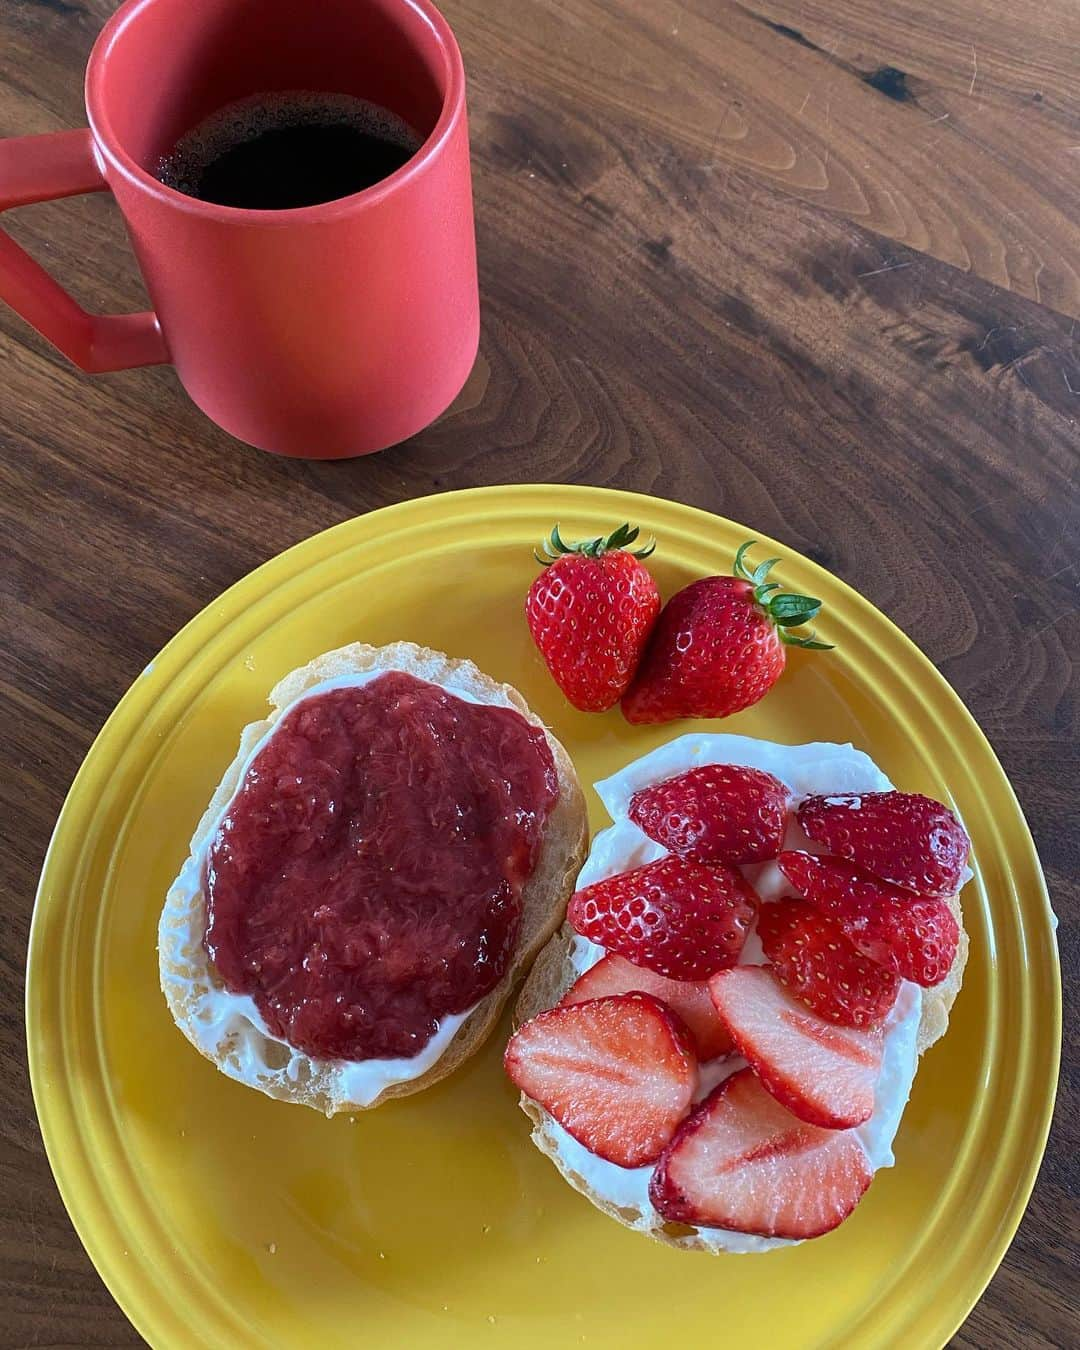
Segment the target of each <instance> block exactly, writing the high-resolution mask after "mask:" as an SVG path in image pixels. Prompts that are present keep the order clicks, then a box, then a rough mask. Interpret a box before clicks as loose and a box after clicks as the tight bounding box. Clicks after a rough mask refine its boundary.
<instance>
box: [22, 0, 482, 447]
mask: <svg viewBox="0 0 1080 1350" xmlns="http://www.w3.org/2000/svg"><path fill="white" fill-rule="evenodd" d="M298 90H313V91H318V92H320V93H322V92H332V93H341V94H352V95H356V96H358V97H360V98H363V99H366V100H368V101H370V102H372V103H376V104H379V105H381V106H383V107H385V108H388V109H390V111H392V112H394V113H396V114H397V115H398V116H399V117H401V118H403V119H404V120H405V121H406V122H408V123H409V124H410V125H411V126H412V127H413V128H414V130H415V131H416V132H418V133H419V135H420V136H421V137H422V138H423V143H422V145H421V147H420V149H419V150H418V151H417V152H416V153H415V154H414V155H413V157H412V158H411V159H410V160H408V162H407V163H406V164H405V165H404V166H403V167H401V168H400V169H398V170H397V171H396V172H394V173H392V174H390V175H389V177H387V178H384V179H383V180H382V181H381V182H379V183H377V184H376V185H375V186H374V187H371V188H368V189H366V190H365V191H363V192H358V193H356V194H354V195H353V196H349V197H342V198H339V199H338V200H336V201H330V202H326V203H324V204H322V205H318V206H306V207H300V208H295V209H290V210H280V211H275V210H243V209H239V208H236V207H230V206H218V205H215V204H213V203H209V202H205V201H201V200H198V199H196V198H194V197H188V196H185V195H184V194H183V193H180V192H177V191H175V190H174V189H172V188H170V187H167V186H165V185H164V184H163V183H161V182H159V181H158V180H157V178H155V177H154V175H153V173H152V172H151V169H152V167H153V166H155V165H156V164H157V163H158V161H159V159H160V158H161V156H162V155H164V154H166V153H167V152H168V151H169V150H170V149H171V148H172V146H173V145H174V144H175V143H176V141H177V140H178V139H179V138H180V137H181V136H182V135H183V134H184V133H185V132H186V131H188V130H190V129H191V128H192V127H194V126H196V125H197V124H198V123H199V122H201V121H202V120H203V119H204V118H206V117H207V116H209V115H210V114H211V113H212V112H214V111H216V110H217V109H219V108H221V107H223V106H224V105H226V104H229V103H232V102H234V101H236V100H238V99H242V98H248V97H250V96H252V95H256V94H264V93H273V92H278V91H298ZM86 109H87V114H88V119H89V123H90V127H89V130H82V131H61V132H56V133H53V134H50V135H44V136H22V137H16V138H13V139H11V140H7V141H0V209H4V208H7V207H11V206H22V205H26V204H27V203H29V202H38V201H45V200H48V199H51V198H55V197H66V196H71V195H73V194H76V193H82V192H97V191H100V190H102V189H105V188H108V189H109V190H110V191H111V192H112V193H113V195H114V196H115V198H116V201H117V204H118V205H119V208H120V211H121V214H122V215H123V218H124V221H125V223H126V225H127V230H128V234H129V236H130V239H131V244H132V247H133V249H134V251H135V256H136V258H137V259H138V262H139V266H140V268H141V269H142V274H143V277H144V279H145V281H146V288H147V291H148V292H149V295H150V299H151V302H152V304H153V306H154V309H153V311H152V312H151V311H148V312H146V313H142V314H125V315H96V314H88V313H87V312H86V311H85V310H84V309H82V308H81V307H80V306H79V305H78V304H76V302H75V301H74V300H73V299H72V298H71V296H70V295H68V294H67V292H66V291H65V290H63V289H62V288H61V287H60V286H59V285H58V284H57V282H56V281H54V280H53V279H52V278H51V277H50V276H49V275H48V273H47V272H45V271H44V270H43V269H42V268H41V267H40V266H39V265H38V264H37V263H36V262H35V261H34V260H33V259H32V258H30V257H29V255H28V254H26V253H25V252H24V251H23V250H22V249H21V248H20V247H19V246H18V245H17V244H16V243H15V242H14V240H12V239H11V238H10V237H9V236H8V235H6V234H4V233H3V232H2V231H0V298H2V299H4V300H6V301H7V302H8V304H10V305H11V306H12V307H13V308H14V309H15V310H16V311H17V312H18V313H19V314H21V315H22V317H23V318H24V319H26V320H27V321H28V322H29V323H31V324H32V325H33V326H34V327H35V328H36V329H37V330H38V331H39V332H41V333H42V334H44V336H45V337H47V338H48V339H49V340H50V341H51V342H52V343H54V344H55V345H56V346H57V347H59V349H60V350H61V351H62V352H63V353H64V354H65V355H66V356H68V357H69V358H70V359H71V360H72V361H74V362H75V364H76V365H78V366H81V367H82V369H83V370H87V371H105V370H125V369H128V368H129V367H132V366H144V365H154V364H156V363H159V362H170V361H171V362H172V364H173V365H174V366H175V367H176V371H177V374H178V375H179V377H180V380H181V382H182V383H183V385H184V388H185V389H186V390H187V392H188V393H189V394H190V396H191V398H192V399H193V400H194V402H195V403H196V404H197V405H198V406H199V407H200V408H201V409H202V410H203V412H205V413H206V414H207V416H209V417H211V418H212V419H213V420H214V421H215V422H217V423H218V424H219V426H222V427H224V428H225V430H226V431H229V432H231V433H232V434H233V435H234V436H237V437H239V438H240V439H241V440H244V441H248V442H250V443H251V444H252V445H256V446H258V447H260V448H261V449H263V450H271V451H274V452H276V453H278V454H283V455H300V456H305V457H308V458H312V459H337V458H344V457H347V456H352V455H363V454H368V453H370V452H372V451H375V450H381V449H383V448H384V447H385V446H388V445H393V444H395V443H396V442H398V441H402V440H405V439H406V437H408V436H412V435H414V434H415V433H416V432H417V431H420V430H421V429H422V428H423V427H425V426H427V425H428V424H429V423H430V422H431V421H433V419H434V418H436V417H437V416H438V415H439V414H440V413H441V412H443V411H444V410H445V409H446V408H447V406H448V405H449V404H450V403H451V402H452V401H453V399H454V397H455V396H456V395H457V393H458V392H459V390H460V389H461V387H462V385H463V384H464V383H465V380H466V378H467V376H468V374H469V371H470V370H471V368H472V365H473V361H474V360H475V357H476V349H477V342H478V339H479V329H480V313H479V300H478V295H477V281H476V245H475V236H474V232H473V215H472V187H471V181H470V175H469V143H468V128H467V125H466V115H465V72H464V69H463V67H462V63H461V53H460V51H459V50H458V46H457V43H456V41H455V40H454V35H453V33H452V32H451V31H450V28H449V25H448V24H447V23H446V21H445V19H444V18H443V17H442V15H441V14H439V12H438V11H437V10H436V9H435V7H434V6H433V5H432V4H430V3H429V0H309V2H308V3H299V0H128V2H127V3H126V4H124V5H121V7H120V8H119V9H118V10H117V12H116V13H115V14H114V15H113V17H112V18H111V19H110V21H109V22H108V24H106V26H105V28H104V30H103V31H102V33H101V35H100V37H99V38H98V40H97V42H96V43H95V45H94V49H93V51H92V53H91V55H90V61H89V65H88V66H87V71H86Z"/></svg>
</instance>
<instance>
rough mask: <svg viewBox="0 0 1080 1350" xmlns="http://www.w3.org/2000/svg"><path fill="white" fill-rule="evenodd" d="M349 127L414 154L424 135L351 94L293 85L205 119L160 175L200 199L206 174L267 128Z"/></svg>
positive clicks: (169, 156) (171, 154) (185, 137)
mask: <svg viewBox="0 0 1080 1350" xmlns="http://www.w3.org/2000/svg"><path fill="white" fill-rule="evenodd" d="M330 122H332V123H336V124H337V125H339V126H348V127H352V128H354V129H355V130H356V131H360V132H363V133H365V134H366V135H368V136H377V137H378V138H379V139H380V140H384V141H389V142H390V144H392V145H399V146H401V148H402V149H403V150H407V151H408V152H409V153H410V154H415V152H416V151H417V150H419V149H420V146H421V145H422V144H423V137H422V136H421V135H420V134H419V133H418V132H417V131H416V130H415V129H414V128H413V127H411V126H410V125H409V123H408V122H406V121H405V119H404V118H403V117H399V116H398V115H397V113H392V112H391V111H390V110H389V108H384V107H382V106H381V105H380V104H378V103H371V102H370V101H369V100H368V99H364V98H356V97H355V96H354V95H352V94H326V93H319V92H317V91H314V90H305V89H289V90H282V91H280V92H278V93H273V94H253V95H252V96H251V97H249V98H241V99H237V100H236V101H235V102H234V103H226V104H225V106H224V107H222V108H218V110H217V111H216V112H212V113H211V114H210V116H209V117H204V118H203V120H202V121H201V122H199V123H198V124H197V125H196V126H194V127H192V129H191V130H190V131H187V132H185V133H184V135H183V136H181V137H180V139H179V140H178V141H177V142H176V144H175V145H174V146H173V148H172V150H170V151H169V153H168V154H167V155H163V156H162V158H161V159H160V160H159V162H158V165H157V169H156V170H155V176H156V177H157V178H158V179H159V180H160V181H161V182H162V183H164V184H165V186H166V187H171V188H175V189H176V191H177V192H183V193H185V194H186V195H187V196H189V197H197V196H198V190H199V184H200V182H201V180H202V176H203V174H204V173H205V171H206V169H207V168H208V166H209V165H211V164H212V163H213V162H214V161H215V160H216V159H218V158H219V157H220V156H221V155H223V154H225V152H226V151H228V150H232V149H234V148H235V147H236V146H238V145H243V144H244V142H245V141H253V140H255V139H256V138H257V137H258V136H261V135H262V134H263V132H266V131H282V130H285V129H286V128H292V127H302V126H325V125H326V124H327V123H330Z"/></svg>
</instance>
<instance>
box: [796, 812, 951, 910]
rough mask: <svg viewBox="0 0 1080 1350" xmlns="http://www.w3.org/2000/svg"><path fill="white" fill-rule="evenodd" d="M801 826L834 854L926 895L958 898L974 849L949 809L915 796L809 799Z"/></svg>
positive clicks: (800, 820) (877, 875) (885, 879)
mask: <svg viewBox="0 0 1080 1350" xmlns="http://www.w3.org/2000/svg"><path fill="white" fill-rule="evenodd" d="M799 824H800V825H801V826H802V827H803V829H804V830H805V831H806V833H807V834H808V835H809V836H810V838H811V839H816V840H817V841H818V842H819V843H822V844H824V845H825V846H826V847H827V848H828V849H829V850H830V852H832V853H838V854H839V855H840V856H841V857H842V858H848V859H849V860H850V861H851V862H855V863H858V864H859V866H860V867H865V868H866V870H867V871H868V872H872V873H873V874H874V876H876V877H880V878H881V879H882V881H891V882H892V884H893V885H894V886H904V887H906V888H907V889H908V890H911V891H918V892H919V894H920V895H937V896H946V895H955V894H956V892H957V891H958V890H959V889H960V878H961V876H962V875H963V872H964V864H965V863H966V862H967V856H968V850H969V849H970V848H971V840H970V839H969V838H968V837H967V835H966V834H965V833H964V828H963V826H962V825H961V824H960V822H959V821H958V820H957V819H956V817H955V816H954V815H953V813H952V812H951V811H950V810H949V808H948V807H947V806H942V804H941V802H935V801H933V800H932V799H931V798H930V797H920V796H918V795H917V794H916V793H914V792H863V793H851V794H841V795H835V796H828V797H807V798H806V800H805V801H804V802H803V804H802V805H801V806H800V807H799Z"/></svg>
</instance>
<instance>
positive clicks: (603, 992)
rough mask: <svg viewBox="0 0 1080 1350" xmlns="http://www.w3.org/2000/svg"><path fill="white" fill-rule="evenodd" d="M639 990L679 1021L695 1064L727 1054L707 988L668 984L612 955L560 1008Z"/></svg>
mask: <svg viewBox="0 0 1080 1350" xmlns="http://www.w3.org/2000/svg"><path fill="white" fill-rule="evenodd" d="M634 990H639V991H640V992H641V993H644V994H652V996H653V997H654V998H658V999H659V1000H660V1002H661V1003H665V1004H667V1006H668V1007H669V1008H671V1010H672V1011H673V1012H675V1013H678V1015H679V1016H680V1017H681V1018H682V1020H683V1021H684V1022H685V1023H686V1025H687V1028H688V1029H689V1031H690V1035H691V1036H692V1037H693V1040H694V1045H695V1046H696V1048H697V1056H698V1059H699V1060H702V1061H704V1060H708V1059H718V1058H719V1057H720V1056H721V1055H727V1054H730V1052H731V1037H730V1036H729V1035H728V1032H727V1027H725V1026H724V1024H723V1022H721V1021H720V1018H719V1015H718V1014H717V1011H716V1009H715V1008H714V1007H713V1001H712V999H711V998H710V997H709V990H708V986H707V985H706V984H705V983H704V982H695V981H691V980H669V979H668V978H667V977H666V976H664V975H657V974H656V972H655V971H653V970H642V969H641V967H640V966H634V965H631V964H630V962H629V961H627V960H626V958H625V957H622V956H618V955H617V954H616V953H615V952H608V954H607V956H605V957H603V958H602V959H601V960H599V961H597V963H596V965H595V966H591V967H590V968H589V969H588V970H587V971H586V972H585V973H584V975H581V976H579V978H578V980H577V982H576V983H575V984H574V985H573V986H572V987H571V988H570V989H568V990H567V991H566V993H565V994H564V995H563V999H562V1005H561V1006H562V1007H566V1006H567V1005H568V1004H571V1003H584V1002H585V1001H586V1000H587V999H591V998H604V997H606V996H607V995H609V994H629V993H632V992H633V991H634Z"/></svg>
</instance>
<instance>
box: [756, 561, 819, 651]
mask: <svg viewBox="0 0 1080 1350" xmlns="http://www.w3.org/2000/svg"><path fill="white" fill-rule="evenodd" d="M756 543H757V540H756V539H748V540H747V541H746V543H745V544H743V545H741V546H740V548H739V551H738V552H737V553H736V554H735V569H734V570H735V575H736V576H737V577H738V578H739V579H740V580H741V581H748V582H749V583H750V585H751V586H752V587H753V588H754V599H755V601H756V602H757V603H758V605H760V607H761V608H762V610H764V612H765V613H766V614H767V615H768V617H769V618H770V619H771V620H772V622H773V623H774V624H775V625H776V628H777V631H778V632H779V635H780V641H781V642H783V643H784V644H785V645H786V646H788V647H803V648H805V649H806V650H807V651H813V652H830V651H832V649H833V648H832V643H830V642H818V640H817V638H816V636H815V634H814V633H813V632H811V633H808V634H806V635H805V636H802V637H800V636H799V635H798V634H796V633H791V632H789V631H788V630H789V629H791V628H801V627H802V626H803V625H804V624H808V623H809V622H810V621H811V620H812V619H814V618H816V617H817V615H818V613H819V612H820V610H821V601H820V600H815V599H814V598H813V597H812V596H809V595H795V594H793V593H792V592H791V591H784V590H781V589H780V583H779V582H778V581H769V580H768V576H769V573H770V572H771V571H772V569H773V568H774V567H775V566H776V564H777V563H778V562H779V561H780V559H779V558H767V559H766V560H765V561H764V562H763V563H758V565H757V566H756V567H755V566H753V565H752V564H751V563H750V561H749V560H748V558H747V556H746V555H747V553H749V551H750V550H751V549H752V548H753V547H754V545H755V544H756ZM773 592H776V594H773Z"/></svg>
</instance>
